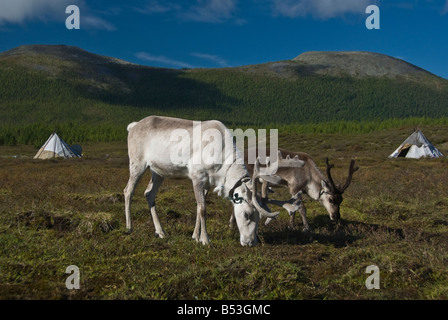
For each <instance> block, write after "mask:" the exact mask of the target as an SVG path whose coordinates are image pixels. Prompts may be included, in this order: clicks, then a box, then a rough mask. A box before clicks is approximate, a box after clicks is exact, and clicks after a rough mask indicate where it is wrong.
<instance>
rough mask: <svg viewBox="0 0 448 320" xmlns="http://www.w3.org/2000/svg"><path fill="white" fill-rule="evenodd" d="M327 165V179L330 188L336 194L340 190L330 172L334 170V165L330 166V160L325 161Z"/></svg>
mask: <svg viewBox="0 0 448 320" xmlns="http://www.w3.org/2000/svg"><path fill="white" fill-rule="evenodd" d="M325 163H326V164H327V177H328V182H330V185H329V187H330V189H331V191H332V192H335V191H336V190H338V188H337V187H336V185H335V184H334V181H333V178H332V177H331V172H330V170H331V169H332V168H334V164H329V163H328V158H326V159H325Z"/></svg>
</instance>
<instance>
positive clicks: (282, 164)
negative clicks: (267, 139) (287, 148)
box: [259, 150, 305, 176]
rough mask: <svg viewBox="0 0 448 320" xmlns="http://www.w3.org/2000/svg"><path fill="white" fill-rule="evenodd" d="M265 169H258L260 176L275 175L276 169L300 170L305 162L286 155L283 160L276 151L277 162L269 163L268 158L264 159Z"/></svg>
mask: <svg viewBox="0 0 448 320" xmlns="http://www.w3.org/2000/svg"><path fill="white" fill-rule="evenodd" d="M265 165H266V167H263V168H259V169H260V170H259V171H260V174H261V175H265V176H270V175H275V173H276V172H277V169H278V168H301V167H303V166H304V165H305V161H302V160H300V159H299V156H297V155H296V156H295V157H294V158H291V156H290V155H289V154H288V155H287V156H286V158H283V156H282V153H281V151H280V150H278V153H277V162H271V159H270V157H266V163H265Z"/></svg>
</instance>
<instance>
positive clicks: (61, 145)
mask: <svg viewBox="0 0 448 320" xmlns="http://www.w3.org/2000/svg"><path fill="white" fill-rule="evenodd" d="M57 157H63V158H74V157H78V158H81V155H80V154H79V153H78V152H77V151H75V150H73V149H72V148H70V146H69V145H68V144H67V143H66V142H65V141H64V140H62V139H61V138H59V136H58V135H57V133H56V132H53V133H52V134H51V136H50V137H49V138H48V140H47V142H45V143H44V145H43V146H42V147H41V148H40V149H39V151H38V152H37V153H36V155H35V156H34V159H50V158H57Z"/></svg>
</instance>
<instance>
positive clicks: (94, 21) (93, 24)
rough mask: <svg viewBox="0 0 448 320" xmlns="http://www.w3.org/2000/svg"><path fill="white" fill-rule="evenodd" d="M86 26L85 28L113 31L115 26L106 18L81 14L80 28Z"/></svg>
mask: <svg viewBox="0 0 448 320" xmlns="http://www.w3.org/2000/svg"><path fill="white" fill-rule="evenodd" d="M84 27H86V28H87V29H98V30H107V31H114V30H117V28H116V27H115V26H114V25H113V24H112V23H110V22H107V21H106V20H104V19H102V18H99V17H95V16H83V15H81V29H82V28H84Z"/></svg>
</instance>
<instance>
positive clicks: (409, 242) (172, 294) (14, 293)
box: [0, 126, 448, 299]
mask: <svg viewBox="0 0 448 320" xmlns="http://www.w3.org/2000/svg"><path fill="white" fill-rule="evenodd" d="M422 129H423V132H424V133H425V135H426V136H427V137H428V138H429V139H430V140H431V141H432V142H433V143H434V144H436V145H437V146H440V149H441V151H442V152H444V153H445V154H448V152H447V151H448V147H447V141H448V130H447V128H446V127H442V126H441V127H432V128H429V127H428V128H425V127H424V128H422ZM410 133H411V132H410V130H409V128H398V129H394V130H387V131H381V132H377V133H371V134H364V135H288V136H286V135H285V136H281V137H280V146H281V147H284V148H287V149H291V150H297V151H306V152H308V153H310V154H311V155H312V156H313V158H314V159H315V160H316V162H317V164H318V166H319V167H320V168H324V159H325V157H326V156H329V157H330V158H331V160H332V162H333V163H334V164H335V165H336V167H335V169H334V174H333V175H334V177H336V178H339V179H340V180H344V179H345V177H346V174H347V170H348V164H349V159H350V158H352V157H353V158H356V159H357V163H358V165H359V167H360V170H359V171H358V172H356V173H355V175H354V178H353V181H352V184H351V186H350V187H349V189H347V191H346V193H345V197H344V198H345V199H344V202H343V203H342V208H341V214H342V221H340V222H338V223H331V222H330V220H329V217H328V215H327V213H326V212H325V209H324V208H323V207H322V206H320V205H319V203H317V202H314V201H311V200H310V199H306V205H307V209H308V216H309V223H310V227H311V228H312V233H311V234H304V233H303V232H302V231H301V230H302V227H301V223H300V220H299V219H297V220H296V221H297V222H298V223H297V227H296V228H295V229H288V227H287V226H288V219H289V218H288V216H287V214H286V212H285V211H282V213H281V215H280V217H279V218H278V219H277V220H275V221H273V222H271V224H269V225H268V226H264V225H261V226H260V230H259V237H260V240H261V244H259V245H258V246H257V247H254V248H243V247H241V246H240V244H239V241H238V238H239V235H238V231H237V230H236V229H229V227H228V220H229V216H230V212H231V204H230V203H229V202H228V201H227V200H225V199H222V198H219V197H217V196H216V195H215V194H211V195H210V197H209V199H208V216H207V219H208V220H207V227H208V232H209V235H210V237H211V240H212V245H211V246H210V247H209V246H202V245H200V244H197V243H196V242H195V241H194V240H192V239H191V235H192V232H193V228H194V222H195V215H196V204H195V201H194V195H193V191H192V188H191V185H190V182H189V181H187V180H166V181H165V182H164V184H163V186H162V187H161V190H160V192H159V194H158V197H157V206H158V212H159V216H160V218H161V222H162V225H163V227H164V229H165V231H166V232H167V234H168V235H169V236H168V237H167V238H166V239H159V238H156V237H155V236H154V227H153V223H152V219H151V218H150V215H149V214H148V208H147V204H146V200H145V198H144V197H143V191H144V189H145V187H146V183H147V182H148V180H149V174H146V175H145V176H144V177H143V179H142V181H141V183H140V185H139V186H138V189H137V191H136V194H135V196H134V200H133V208H132V212H133V221H134V232H133V233H132V234H131V235H125V234H124V231H125V220H124V201H123V194H122V190H123V188H124V187H125V185H126V182H127V179H128V168H127V165H128V160H127V154H126V152H127V151H126V145H125V144H95V145H84V146H83V149H84V153H85V157H84V158H83V159H77V160H47V161H41V160H32V156H33V155H34V153H35V152H36V149H34V148H33V147H28V146H19V147H1V148H0V244H1V245H0V298H1V299H140V298H143V299H446V298H448V269H447V268H446V265H447V263H448V216H447V213H448V186H447V184H446V181H447V180H448V170H447V169H448V160H446V159H439V160H430V159H423V160H404V159H400V160H390V159H387V156H388V155H389V154H390V153H392V151H393V150H394V149H395V148H396V147H397V146H398V145H399V144H400V143H401V142H402V141H403V140H404V139H405V138H406V137H407V136H408V135H409V134H410ZM12 156H15V157H12ZM276 196H277V197H278V198H286V197H287V193H286V190H281V189H279V190H277V191H276ZM69 265H76V266H78V267H79V269H80V279H81V281H80V289H79V290H68V289H67V288H66V286H65V281H66V279H67V278H68V276H69V275H68V274H66V273H65V270H66V267H67V266H69ZM369 265H377V266H378V267H379V270H380V289H379V290H375V289H374V290H368V289H367V288H366V285H365V281H366V279H367V277H368V276H369V274H366V273H365V270H366V267H367V266H369Z"/></svg>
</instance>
